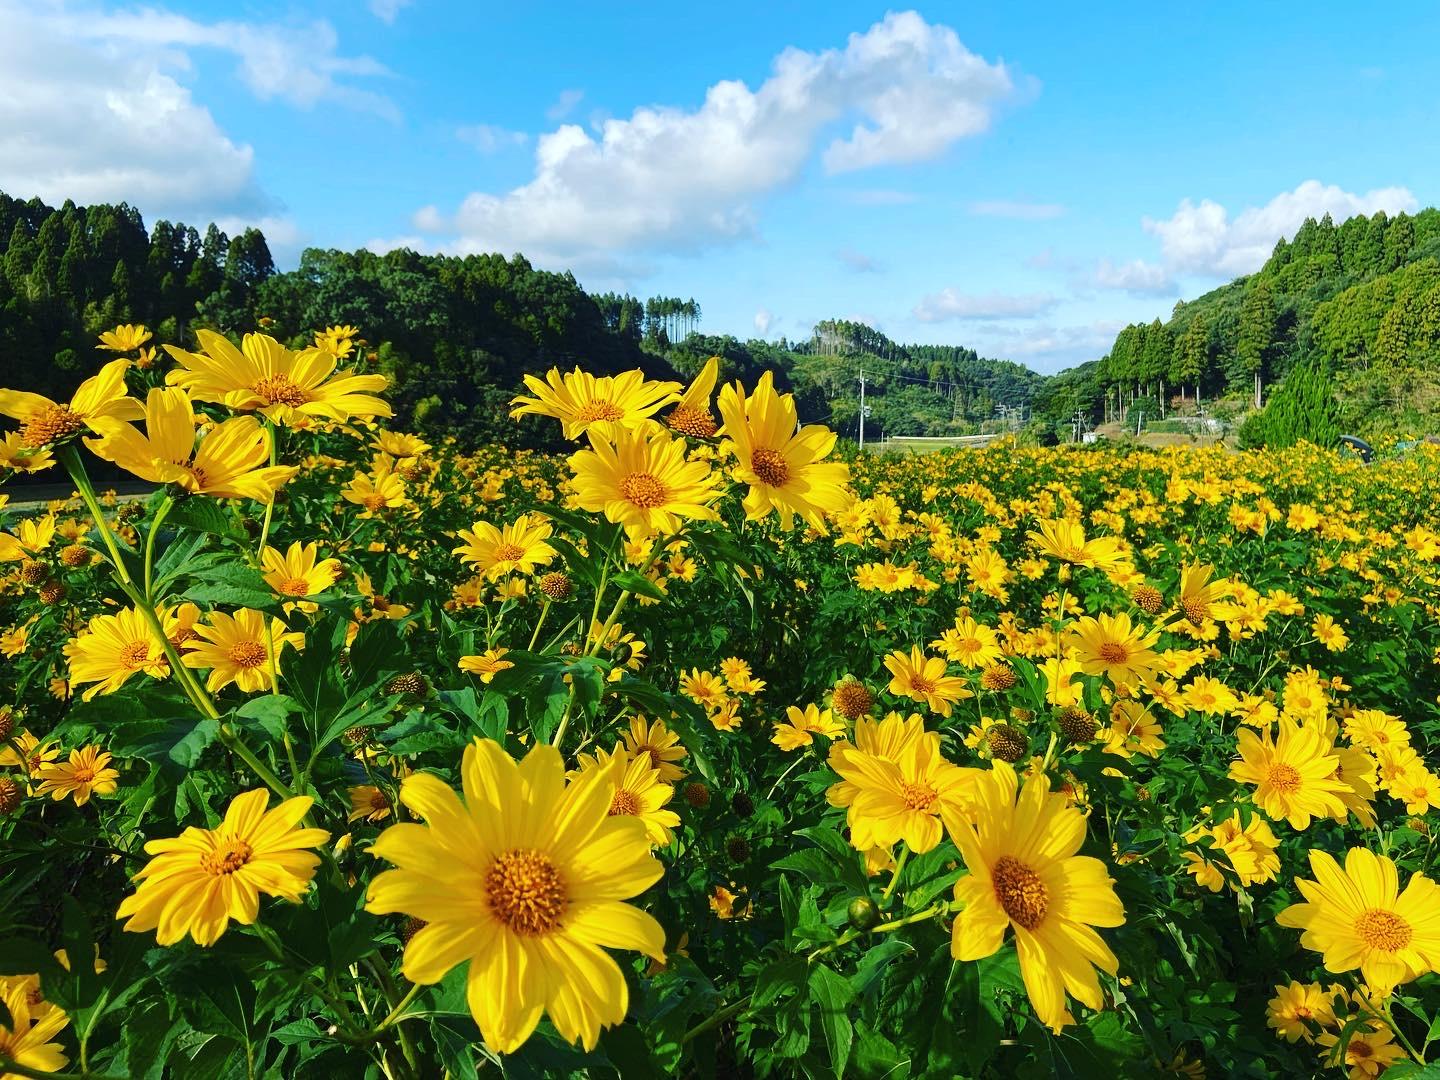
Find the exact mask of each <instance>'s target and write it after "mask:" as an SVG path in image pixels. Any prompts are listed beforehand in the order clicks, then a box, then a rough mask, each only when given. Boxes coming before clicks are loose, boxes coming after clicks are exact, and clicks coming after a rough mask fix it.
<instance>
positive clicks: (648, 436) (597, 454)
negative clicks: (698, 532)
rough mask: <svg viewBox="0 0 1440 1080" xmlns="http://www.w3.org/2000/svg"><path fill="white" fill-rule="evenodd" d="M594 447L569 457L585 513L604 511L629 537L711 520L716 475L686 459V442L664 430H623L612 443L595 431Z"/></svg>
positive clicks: (653, 533)
mask: <svg viewBox="0 0 1440 1080" xmlns="http://www.w3.org/2000/svg"><path fill="white" fill-rule="evenodd" d="M589 438H590V449H588V450H577V451H576V452H575V453H573V454H571V455H570V468H571V469H572V470H573V471H574V473H575V478H574V486H575V494H576V499H577V502H578V504H579V506H580V508H581V509H583V510H589V511H592V512H603V513H604V514H605V516H606V517H607V518H609V519H610V520H611V521H613V522H615V523H616V524H618V525H624V526H625V530H626V532H627V533H629V535H630V536H631V538H632V539H633V538H635V537H641V536H653V535H655V534H657V533H662V534H668V533H673V532H676V531H678V530H679V528H680V525H681V521H682V520H683V519H686V518H691V519H694V520H697V521H713V520H715V518H716V516H717V515H716V513H715V511H714V510H713V509H711V508H710V505H709V504H710V502H711V501H712V500H713V499H714V498H715V496H716V491H715V475H714V474H713V473H712V472H711V471H710V466H709V465H708V464H706V463H705V462H703V461H689V460H687V459H686V457H685V443H684V442H683V441H682V440H680V439H675V438H671V437H670V436H669V435H667V434H666V433H665V432H664V431H654V432H646V431H644V430H633V429H626V428H621V429H619V430H617V431H616V432H615V438H614V441H613V442H612V441H611V440H610V439H609V438H607V437H606V436H605V435H603V434H600V433H597V432H594V431H592V432H591V433H590V436H589Z"/></svg>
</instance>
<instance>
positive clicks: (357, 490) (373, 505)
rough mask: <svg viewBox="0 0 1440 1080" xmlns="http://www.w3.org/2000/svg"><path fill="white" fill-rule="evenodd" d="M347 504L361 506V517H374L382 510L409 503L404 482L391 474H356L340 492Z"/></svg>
mask: <svg viewBox="0 0 1440 1080" xmlns="http://www.w3.org/2000/svg"><path fill="white" fill-rule="evenodd" d="M340 494H341V495H343V496H344V497H345V499H346V501H347V502H352V503H354V504H355V505H356V506H363V507H364V508H365V512H364V513H363V514H361V515H360V516H361V517H365V518H368V517H374V516H375V515H376V514H378V513H379V512H380V511H382V510H393V509H395V508H396V507H399V506H404V505H405V504H406V503H407V502H409V501H410V500H409V498H408V497H407V496H406V494H405V481H404V480H401V479H400V477H399V475H398V474H396V473H392V472H387V473H377V474H375V475H374V476H367V475H366V474H365V473H358V472H357V473H356V474H355V475H354V476H353V477H351V478H350V483H349V484H348V485H347V486H346V487H345V488H344V489H343V490H342V491H341V492H340Z"/></svg>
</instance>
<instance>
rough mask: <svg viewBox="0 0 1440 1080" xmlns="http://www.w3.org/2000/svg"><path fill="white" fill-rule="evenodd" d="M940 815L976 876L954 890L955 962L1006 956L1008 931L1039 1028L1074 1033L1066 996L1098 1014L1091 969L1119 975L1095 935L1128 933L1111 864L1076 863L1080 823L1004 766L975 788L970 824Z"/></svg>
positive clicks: (1079, 816) (1044, 780) (1077, 814)
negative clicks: (957, 906)
mask: <svg viewBox="0 0 1440 1080" xmlns="http://www.w3.org/2000/svg"><path fill="white" fill-rule="evenodd" d="M1017 792H1018V799H1017ZM941 813H942V815H943V816H944V819H945V828H946V829H947V830H948V831H949V833H950V837H951V839H952V840H954V841H955V844H956V846H957V847H959V849H960V855H961V857H962V858H963V859H964V860H965V865H966V867H967V868H968V869H969V870H970V874H969V876H967V877H963V878H961V879H960V881H959V883H958V884H957V885H956V886H955V899H956V900H958V901H961V902H962V903H964V905H965V909H964V910H963V911H962V912H961V913H960V915H959V917H958V918H957V919H956V920H955V926H954V930H953V932H952V937H951V943H950V951H951V955H952V956H954V958H955V959H956V960H983V959H984V958H985V957H987V956H991V955H993V954H994V953H996V952H998V951H999V950H1000V948H1001V945H1002V944H1003V940H1004V935H1005V930H1006V928H1007V927H1011V928H1013V929H1014V932H1015V948H1016V952H1017V953H1018V954H1019V958H1020V975H1021V978H1022V979H1023V980H1024V982H1025V991H1026V993H1027V994H1028V995H1029V996H1030V1002H1031V1004H1032V1005H1033V1006H1034V1007H1035V1013H1036V1015H1037V1016H1038V1017H1039V1018H1040V1021H1041V1023H1043V1024H1045V1025H1046V1026H1047V1027H1049V1028H1050V1029H1051V1030H1054V1031H1059V1030H1060V1029H1061V1028H1062V1027H1064V1026H1065V1025H1066V1024H1070V1023H1074V1017H1073V1016H1071V1015H1070V1011H1069V1010H1068V1009H1067V1008H1066V1007H1065V995H1066V992H1067V991H1068V992H1069V993H1070V995H1071V996H1073V997H1075V998H1077V999H1079V1000H1080V1001H1082V1002H1083V1003H1084V1004H1086V1005H1088V1006H1089V1007H1090V1008H1092V1009H1099V1008H1100V1007H1101V1005H1102V1004H1103V1001H1102V997H1101V992H1100V982H1099V980H1098V979H1097V978H1096V975H1095V967H1099V968H1101V969H1102V970H1104V971H1106V972H1109V973H1110V974H1111V975H1114V974H1115V973H1116V971H1117V970H1118V967H1119V965H1118V962H1117V961H1116V959H1115V954H1114V953H1112V952H1111V951H1110V949H1109V947H1108V946H1107V945H1106V944H1105V942H1104V941H1103V940H1101V938H1100V935H1099V934H1097V933H1096V932H1095V931H1094V930H1093V929H1092V927H1095V926H1120V925H1122V924H1123V923H1124V922H1125V909H1124V908H1123V907H1122V906H1121V904H1120V899H1119V897H1117V896H1116V895H1115V890H1114V888H1113V884H1114V882H1113V881H1112V879H1111V878H1110V876H1109V874H1108V873H1107V872H1106V867H1105V864H1104V863H1103V862H1101V861H1100V860H1099V859H1095V858H1091V857H1090V856H1087V855H1077V854H1076V852H1077V851H1079V850H1080V845H1081V844H1082V843H1083V842H1084V839H1085V815H1084V813H1082V812H1081V811H1080V810H1077V809H1075V808H1073V807H1070V806H1067V805H1066V800H1065V797H1064V796H1063V795H1058V794H1052V793H1051V792H1050V781H1049V778H1048V777H1046V776H1044V775H1043V774H1042V775H1039V776H1035V777H1032V778H1030V779H1028V780H1027V781H1026V783H1025V786H1024V788H1023V789H1021V788H1020V786H1019V780H1018V778H1017V777H1016V775H1015V770H1014V769H1012V768H1010V766H1008V765H1006V764H1005V763H1004V762H1002V761H997V762H995V763H994V765H993V767H992V770H991V772H989V773H982V774H981V775H980V777H978V778H977V780H976V781H975V785H974V814H973V819H972V818H970V817H969V816H962V815H960V814H957V813H954V812H953V811H951V810H950V808H949V807H948V806H947V807H942V810H941ZM1092 965H1093V966H1092Z"/></svg>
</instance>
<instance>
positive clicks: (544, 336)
mask: <svg viewBox="0 0 1440 1080" xmlns="http://www.w3.org/2000/svg"><path fill="white" fill-rule="evenodd" d="M262 319H263V320H264V322H263V323H262ZM700 321H701V308H700V305H699V304H698V303H697V302H696V301H695V300H694V299H681V298H678V297H664V296H659V297H651V298H649V299H648V300H645V301H641V300H640V299H638V298H636V297H633V296H628V295H623V294H614V293H605V294H595V295H591V294H589V293H586V292H585V291H584V290H583V289H582V288H581V287H580V286H579V284H578V283H577V282H576V280H575V278H574V277H573V276H572V275H571V274H568V273H564V274H558V273H551V272H549V271H544V270H537V269H535V268H534V267H532V266H531V265H530V264H529V263H528V262H527V261H526V260H525V259H524V258H523V257H522V256H519V255H517V256H514V257H512V258H508V259H507V258H505V257H503V256H501V255H470V256H466V257H464V258H455V257H447V256H433V255H419V254H416V253H415V252H412V251H405V250H400V251H392V252H389V253H388V254H385V255H377V254H375V253H373V252H370V251H356V252H341V251H326V250H317V249H310V250H307V251H306V252H304V254H303V255H302V256H301V260H300V265H299V267H298V268H297V269H295V270H293V271H289V272H286V273H279V272H277V271H276V268H275V264H274V261H273V259H272V257H271V254H270V250H269V247H268V246H267V244H266V242H265V237H264V236H263V235H262V234H261V233H260V232H259V231H258V230H255V229H247V230H245V231H244V232H242V233H241V234H239V235H238V236H233V237H231V236H226V234H225V233H224V232H222V231H221V230H220V229H218V228H217V227H216V226H214V225H210V226H209V227H208V228H206V229H205V230H204V231H203V232H202V231H201V230H198V229H196V228H192V227H190V226H188V225H184V224H174V223H171V222H168V221H158V222H156V223H155V225H154V227H153V228H151V229H150V230H148V231H147V230H146V228H145V224H144V222H143V221H142V220H141V217H140V214H139V213H138V212H137V211H136V210H134V209H133V208H132V207H129V206H126V205H123V204H122V205H119V206H109V205H96V206H90V207H82V206H76V205H75V204H74V203H71V202H68V201H67V202H66V203H65V205H64V206H62V207H59V208H58V209H57V208H52V207H50V206H47V205H45V204H44V203H42V202H40V201H39V200H38V199H31V200H29V201H22V200H18V199H13V198H10V197H7V196H5V195H3V194H0V357H3V358H4V377H3V383H4V384H5V385H9V386H18V387H23V388H25V389H29V390H35V391H37V392H40V393H44V394H47V395H50V396H52V397H58V396H62V395H66V396H68V394H69V392H70V391H71V390H72V389H73V388H74V387H75V385H77V384H78V383H79V381H80V380H81V379H83V378H84V377H85V376H86V375H88V374H90V373H91V372H92V371H93V370H94V368H95V363H96V361H95V357H96V353H95V350H94V346H95V339H96V335H97V334H98V333H99V332H100V331H101V330H105V329H109V328H111V327H113V326H115V325H116V324H117V323H122V322H125V323H134V322H141V323H145V324H146V325H147V326H149V327H150V328H151V329H152V330H154V331H155V333H156V337H157V339H158V340H159V341H164V342H173V343H184V344H190V343H193V341H194V331H195V330H196V329H197V328H199V327H208V328H211V329H216V330H220V331H222V332H228V333H232V334H234V333H239V332H243V331H246V330H251V329H255V328H257V327H259V326H262V325H263V326H265V327H266V328H267V330H268V332H270V333H272V334H274V335H275V336H276V337H279V338H281V339H282V340H285V341H287V342H290V343H291V344H292V345H299V344H301V343H308V340H309V335H310V333H311V332H312V331H313V330H315V329H318V328H322V327H324V326H328V325H332V324H335V323H349V324H352V325H355V326H358V327H360V329H361V331H362V332H363V334H364V336H365V338H366V340H367V341H368V342H370V343H371V344H370V345H369V347H368V348H367V350H366V352H365V354H364V361H365V362H366V363H370V364H373V365H374V366H376V367H377V368H378V369H379V370H381V371H384V372H385V373H386V374H388V375H390V376H391V377H392V378H393V380H394V386H393V388H392V391H391V392H390V394H389V395H388V396H389V397H390V399H391V400H392V401H393V402H394V404H395V406H396V408H397V411H398V415H399V418H400V423H402V424H405V425H407V426H412V425H413V426H415V427H417V428H419V429H420V430H422V431H427V432H433V433H454V434H456V435H458V436H459V437H461V438H462V439H465V440H467V441H481V440H486V439H506V440H512V441H513V440H515V439H517V437H518V438H519V439H520V440H522V441H523V440H524V439H525V438H527V436H528V437H532V438H538V437H540V433H542V432H544V431H546V430H548V429H546V428H544V427H543V426H541V425H533V426H530V425H523V426H522V427H521V428H520V429H519V431H518V432H517V429H516V427H515V425H514V424H513V422H511V421H510V420H509V418H508V408H507V403H508V401H509V399H510V397H511V396H512V395H513V394H514V392H515V390H516V388H517V387H518V386H519V385H520V376H521V374H522V373H524V372H535V371H542V370H544V369H546V368H549V367H551V366H560V367H562V368H568V367H569V366H572V365H574V364H580V365H581V366H583V367H584V368H585V369H586V370H589V371H592V372H595V373H597V374H605V373H611V372H616V371H622V370H625V369H628V368H633V367H641V368H643V369H644V370H646V371H647V372H648V373H650V374H651V375H653V376H655V377H675V376H676V375H677V374H678V375H680V376H687V375H690V374H693V373H694V372H695V371H698V370H699V367H700V365H701V363H703V361H704V358H705V357H707V356H709V355H712V354H719V355H721V356H723V357H724V358H725V361H726V363H725V369H724V371H723V377H725V378H732V377H741V378H744V379H746V380H747V382H753V380H754V379H755V378H758V376H759V374H760V372H762V371H764V370H766V369H767V368H768V369H772V370H774V371H776V372H777V377H778V380H779V382H780V383H781V385H782V386H783V387H785V388H787V389H792V390H794V391H795V393H796V395H797V398H798V400H799V403H800V407H801V413H802V416H803V417H804V418H805V419H807V420H827V421H828V422H830V423H832V424H834V425H836V426H837V427H839V428H841V429H842V430H843V431H846V432H849V433H853V432H854V429H855V428H856V426H857V422H858V417H859V409H858V401H857V397H858V389H859V374H860V371H861V370H864V371H865V372H866V373H867V380H868V383H869V404H870V405H871V418H870V420H869V421H868V424H869V425H870V426H869V427H867V434H874V435H878V434H880V433H882V432H884V431H893V432H894V433H897V434H943V433H956V432H963V431H967V430H974V427H975V425H976V423H977V422H978V421H979V420H981V419H984V418H986V417H991V416H994V415H995V411H996V408H997V406H1019V405H1024V404H1027V403H1028V402H1029V401H1030V400H1031V398H1032V397H1033V395H1034V394H1035V392H1036V389H1037V388H1038V387H1039V386H1040V385H1041V384H1042V383H1043V382H1044V380H1043V379H1042V377H1041V376H1039V375H1036V374H1035V373H1034V372H1031V371H1029V370H1028V369H1026V368H1023V367H1021V366H1019V365H1017V364H1010V363H1005V362H1001V361H994V360H985V359H982V358H980V357H979V356H977V355H976V354H975V353H974V351H972V350H969V349H964V348H955V347H940V346H913V345H912V346H901V345H897V344H896V343H894V342H891V341H889V340H888V339H887V338H885V337H884V335H882V334H879V333H878V332H876V331H874V330H872V329H870V328H869V327H866V326H863V325H860V324H856V323H845V322H827V323H822V324H820V326H818V327H817V328H816V331H815V333H814V335H813V336H812V337H811V338H810V339H808V340H806V341H802V342H798V343H793V344H792V343H789V342H786V341H783V340H782V341H780V342H779V343H771V342H765V341H756V340H752V341H740V340H738V339H736V338H732V337H715V336H707V335H705V334H702V333H700V332H699V325H700Z"/></svg>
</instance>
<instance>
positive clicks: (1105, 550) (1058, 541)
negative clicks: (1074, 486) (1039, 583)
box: [1029, 518, 1125, 570]
mask: <svg viewBox="0 0 1440 1080" xmlns="http://www.w3.org/2000/svg"><path fill="white" fill-rule="evenodd" d="M1038 524H1039V526H1040V528H1039V530H1038V531H1034V532H1031V533H1030V534H1029V536H1030V541H1031V543H1033V544H1034V545H1035V547H1036V548H1037V549H1039V551H1040V552H1041V553H1042V554H1045V555H1048V556H1050V557H1051V558H1052V559H1058V560H1059V561H1060V562H1064V563H1072V564H1073V565H1075V566H1087V567H1091V568H1094V569H1098V570H1111V569H1114V568H1115V567H1117V566H1118V565H1119V564H1120V563H1122V562H1123V561H1125V552H1124V549H1123V548H1122V547H1121V546H1120V541H1119V540H1118V539H1117V538H1116V537H1113V536H1097V537H1094V538H1093V539H1090V540H1086V539H1085V529H1084V528H1083V527H1082V526H1081V525H1080V523H1079V522H1078V521H1071V520H1069V519H1067V518H1056V519H1054V520H1051V521H1041V522H1039V523H1038Z"/></svg>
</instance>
